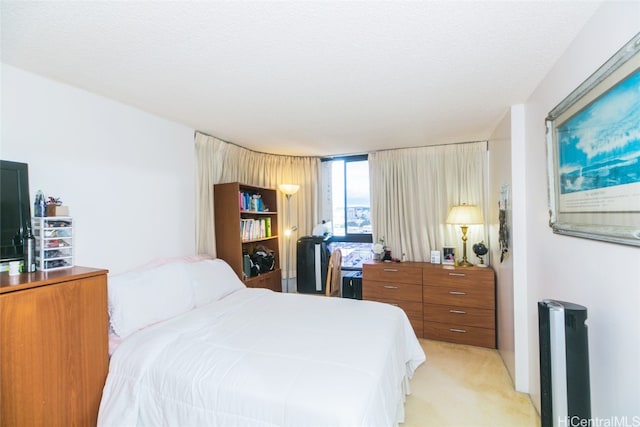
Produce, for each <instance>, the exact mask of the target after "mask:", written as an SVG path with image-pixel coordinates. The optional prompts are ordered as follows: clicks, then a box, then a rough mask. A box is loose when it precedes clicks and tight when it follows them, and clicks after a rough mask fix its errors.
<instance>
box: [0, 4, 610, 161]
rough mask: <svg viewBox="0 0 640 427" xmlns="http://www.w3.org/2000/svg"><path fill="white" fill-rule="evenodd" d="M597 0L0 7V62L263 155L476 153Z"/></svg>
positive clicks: (543, 72)
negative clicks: (436, 149)
mask: <svg viewBox="0 0 640 427" xmlns="http://www.w3.org/2000/svg"><path fill="white" fill-rule="evenodd" d="M600 3H601V2H600V1H442V0H439V1H411V2H406V1H382V2H373V1H356V2H350V1H273V2H271V1H260V2H240V1H238V2H212V1H209V2H195V1H182V2H165V1H162V2H160V1H144V2H138V1H127V2H111V1H109V2H107V1H98V2H95V1H94V2H66V1H65V2H61V1H49V2H25V1H4V0H3V1H2V3H1V6H0V7H1V11H0V12H1V36H2V40H1V42H2V45H1V47H2V62H4V63H7V64H10V65H13V66H16V67H19V68H22V69H24V70H27V71H31V72H34V73H37V74H40V75H43V76H46V77H48V78H51V79H54V80H57V81H60V82H64V83H67V84H70V85H73V86H76V87H79V88H82V89H85V90H88V91H91V92H94V93H96V94H100V95H103V96H106V97H108V98H112V99H115V100H117V101H120V102H122V103H125V104H128V105H131V106H134V107H137V108H140V109H142V110H145V111H148V112H150V113H153V114H156V115H159V116H161V117H165V118H167V119H169V120H172V121H175V122H178V123H182V124H184V125H187V126H189V127H192V128H194V129H195V130H199V131H201V132H204V133H207V134H210V135H213V136H216V137H218V138H221V139H224V140H227V141H230V142H234V143H237V144H239V145H241V146H244V147H247V148H251V149H255V150H259V151H266V152H271V153H281V154H293V155H339V154H350V153H361V152H367V151H373V150H379V149H385V148H395V147H412V146H423V145H430V144H443V143H451V142H465V141H477V140H483V139H487V138H488V137H489V136H490V134H491V132H492V131H493V129H494V128H495V126H496V124H497V123H498V122H499V121H500V120H501V118H502V117H503V116H504V114H505V113H507V112H508V110H509V107H510V106H511V105H514V104H518V103H522V102H524V101H525V100H526V99H527V98H528V96H529V95H530V94H531V92H532V91H533V90H534V89H535V88H536V86H537V85H538V83H539V82H540V81H541V79H542V78H543V77H544V76H545V75H546V73H547V72H548V71H549V70H550V68H551V67H552V66H553V64H554V63H555V61H556V60H557V59H558V58H559V57H560V56H561V55H562V53H563V52H564V50H565V49H566V48H567V47H568V45H569V44H570V43H571V41H572V40H573V39H574V38H575V36H576V34H577V33H578V32H579V30H580V29H581V28H582V26H583V25H584V23H585V22H586V21H587V20H588V19H589V18H590V17H591V15H592V14H593V13H594V11H595V10H596V8H597V7H598V6H599V5H600Z"/></svg>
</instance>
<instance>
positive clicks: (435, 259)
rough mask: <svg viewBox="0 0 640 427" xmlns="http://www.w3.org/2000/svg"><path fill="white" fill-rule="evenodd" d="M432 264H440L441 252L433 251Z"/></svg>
mask: <svg viewBox="0 0 640 427" xmlns="http://www.w3.org/2000/svg"><path fill="white" fill-rule="evenodd" d="M431 264H440V251H431Z"/></svg>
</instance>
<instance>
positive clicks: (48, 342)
mask: <svg viewBox="0 0 640 427" xmlns="http://www.w3.org/2000/svg"><path fill="white" fill-rule="evenodd" d="M107 333H108V314H107V270H101V269H94V268H86V267H72V268H69V269H64V270H57V271H50V272H40V271H38V272H36V273H23V274H20V275H18V276H9V275H8V273H6V272H3V273H0V426H1V427H8V426H45V425H47V426H95V425H96V421H97V417H98V408H99V405H100V399H101V397H102V388H103V387H104V383H105V379H106V377H107V371H108V365H109V355H108V337H107Z"/></svg>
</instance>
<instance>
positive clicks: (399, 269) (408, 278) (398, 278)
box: [362, 262, 422, 285]
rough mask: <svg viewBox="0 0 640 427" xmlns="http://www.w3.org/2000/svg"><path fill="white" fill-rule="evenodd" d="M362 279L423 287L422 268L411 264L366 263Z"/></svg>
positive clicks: (363, 267)
mask: <svg viewBox="0 0 640 427" xmlns="http://www.w3.org/2000/svg"><path fill="white" fill-rule="evenodd" d="M362 279H363V280H378V281H381V282H397V283H411V284H414V285H421V284H422V267H421V266H416V265H411V264H410V263H385V262H378V263H372V264H366V263H365V264H363V266H362Z"/></svg>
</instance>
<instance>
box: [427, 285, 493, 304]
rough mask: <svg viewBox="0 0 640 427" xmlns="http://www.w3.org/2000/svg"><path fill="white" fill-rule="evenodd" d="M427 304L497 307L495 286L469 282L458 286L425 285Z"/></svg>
mask: <svg viewBox="0 0 640 427" xmlns="http://www.w3.org/2000/svg"><path fill="white" fill-rule="evenodd" d="M423 299H424V302H425V304H443V305H452V306H457V307H478V308H486V309H489V310H494V309H495V294H494V292H493V288H491V289H490V288H487V287H486V286H485V287H479V286H472V285H468V284H462V285H456V286H453V285H451V286H424V287H423Z"/></svg>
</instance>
